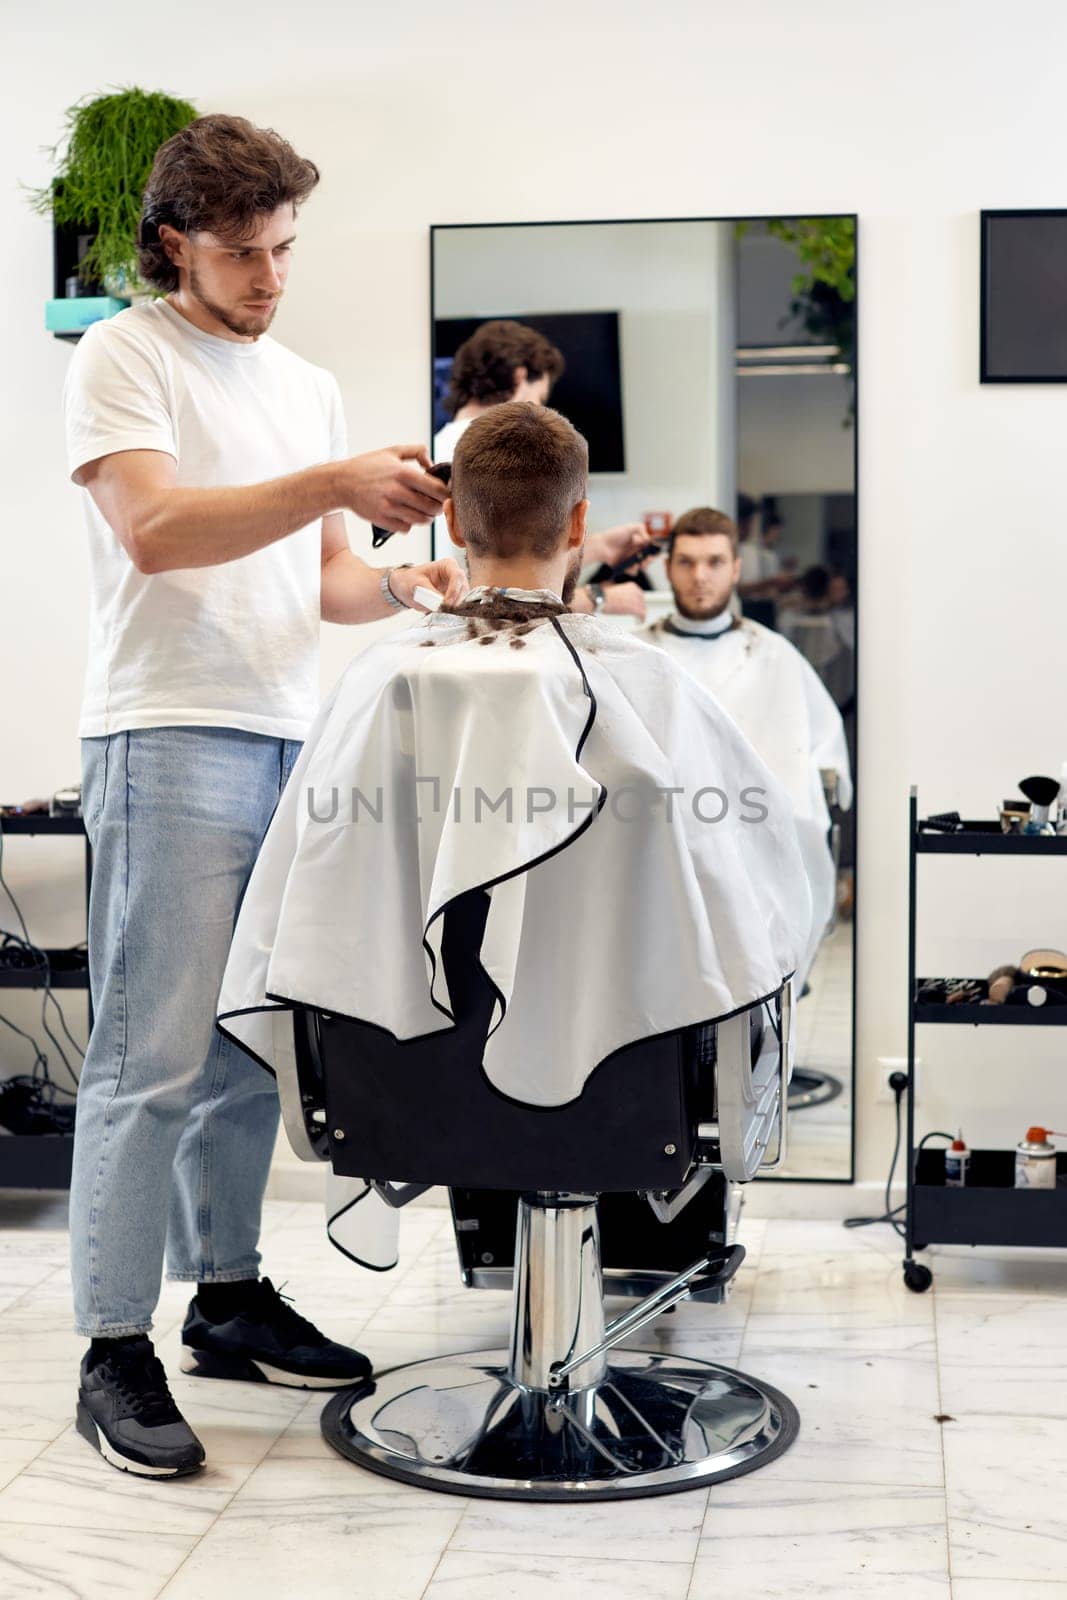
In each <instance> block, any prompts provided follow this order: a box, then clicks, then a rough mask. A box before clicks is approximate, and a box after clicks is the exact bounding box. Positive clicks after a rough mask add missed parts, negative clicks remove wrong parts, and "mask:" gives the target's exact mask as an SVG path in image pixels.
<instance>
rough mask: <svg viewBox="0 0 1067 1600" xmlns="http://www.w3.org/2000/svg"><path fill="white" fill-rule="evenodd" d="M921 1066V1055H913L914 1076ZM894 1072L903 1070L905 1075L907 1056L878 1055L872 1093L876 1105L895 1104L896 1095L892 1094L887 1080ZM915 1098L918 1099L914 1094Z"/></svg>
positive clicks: (906, 1071)
mask: <svg viewBox="0 0 1067 1600" xmlns="http://www.w3.org/2000/svg"><path fill="white" fill-rule="evenodd" d="M921 1066H922V1057H921V1056H916V1057H915V1068H916V1077H917V1076H918V1069H919V1067H921ZM894 1072H903V1073H904V1075H905V1077H907V1073H908V1058H907V1056H879V1057H878V1086H877V1088H876V1090H875V1095H874V1101H875V1104H876V1105H879V1106H891V1105H895V1104H896V1098H897V1097H896V1095H895V1094H894V1092H893V1090H892V1088H891V1087H890V1084H889V1080H890V1078H891V1077H892V1076H893V1073H894ZM916 1100H918V1096H916Z"/></svg>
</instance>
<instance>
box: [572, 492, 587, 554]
mask: <svg viewBox="0 0 1067 1600" xmlns="http://www.w3.org/2000/svg"><path fill="white" fill-rule="evenodd" d="M588 520H589V501H588V500H579V502H578V504H577V505H576V506H575V508H574V510H573V511H572V512H571V520H570V527H569V528H568V529H567V549H568V550H576V549H577V548H578V546H579V545H580V544H584V543H585V525H586V522H587V521H588Z"/></svg>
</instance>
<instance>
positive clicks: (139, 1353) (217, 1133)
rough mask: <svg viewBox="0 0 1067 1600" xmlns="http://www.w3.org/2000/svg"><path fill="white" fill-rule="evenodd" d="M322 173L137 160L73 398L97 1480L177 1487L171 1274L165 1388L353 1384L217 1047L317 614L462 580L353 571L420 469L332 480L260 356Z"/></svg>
mask: <svg viewBox="0 0 1067 1600" xmlns="http://www.w3.org/2000/svg"><path fill="white" fill-rule="evenodd" d="M318 180H319V173H318V170H317V168H316V167H315V166H314V165H313V164H312V163H311V162H310V161H307V160H305V159H303V158H302V157H300V156H299V155H298V154H297V153H296V151H295V150H293V149H292V147H291V146H290V145H289V144H287V143H286V141H285V140H284V139H282V138H280V137H279V136H278V135H277V134H276V133H273V132H271V131H268V130H264V129H260V128H256V127H253V126H252V124H250V123H248V122H246V121H244V120H243V119H242V118H238V117H227V116H209V117H201V118H199V119H198V120H197V121H195V122H193V123H191V124H190V125H189V126H188V127H187V128H185V129H184V130H183V131H182V132H181V133H179V134H178V135H176V136H175V137H174V138H173V139H171V140H169V141H168V142H167V143H166V144H165V145H163V146H162V148H161V149H160V150H159V152H158V153H157V156H156V159H155V164H154V166H153V169H152V173H151V176H150V178H149V180H148V187H147V189H146V190H145V194H144V201H143V209H142V219H141V228H140V235H139V240H138V265H139V271H140V275H141V277H142V278H143V279H144V280H145V282H147V283H149V284H150V285H152V287H153V288H155V289H157V290H159V291H161V292H162V295H163V298H161V299H157V300H154V301H152V302H150V303H147V304H141V305H136V306H133V307H131V308H130V309H129V310H126V311H123V312H121V313H120V314H119V315H118V316H117V317H115V318H113V319H111V320H109V321H107V322H102V323H98V324H97V325H95V326H94V327H92V328H91V329H90V330H89V332H88V333H87V334H86V336H85V338H84V339H83V340H82V342H81V344H80V345H79V347H78V350H77V352H76V353H75V356H74V360H73V365H72V367H71V370H70V375H69V379H68V383H67V391H66V423H67V444H68V454H69V466H70V472H71V475H72V477H73V479H74V482H75V483H76V484H79V485H80V486H82V487H83V488H84V489H86V490H87V491H88V492H87V494H86V495H85V497H84V498H85V509H86V515H87V520H88V534H89V567H90V589H91V617H90V645H89V666H88V673H87V680H86V688H85V699H84V704H83V710H82V718H81V724H80V733H81V736H82V739H83V791H84V809H85V821H86V827H87V830H88V833H89V837H90V840H91V842H92V845H93V850H94V859H95V870H94V878H93V889H92V904H91V910H90V966H91V979H92V991H93V1001H94V1005H95V1008H96V1018H95V1025H94V1028H93V1032H92V1037H91V1039H90V1042H89V1048H88V1051H87V1054H86V1058H85V1063H84V1068H83V1072H82V1079H81V1089H80V1093H79V1097H78V1107H77V1127H76V1133H75V1147H74V1173H73V1180H72V1184H71V1211H70V1228H71V1258H72V1270H73V1277H74V1302H75V1319H76V1327H77V1330H78V1332H79V1333H81V1334H83V1335H84V1336H86V1337H87V1338H89V1339H90V1340H91V1344H90V1348H89V1351H88V1353H87V1354H86V1357H85V1359H84V1361H83V1362H82V1370H81V1390H80V1396H79V1407H78V1426H79V1431H80V1432H82V1433H83V1435H84V1436H85V1437H86V1438H87V1439H88V1440H89V1441H90V1443H92V1444H94V1445H95V1446H96V1447H97V1448H98V1449H100V1450H101V1452H102V1454H104V1456H105V1457H106V1459H108V1460H109V1461H111V1462H112V1464H113V1465H115V1466H119V1467H122V1468H123V1469H125V1470H128V1471H131V1472H135V1473H136V1472H140V1473H142V1474H147V1475H150V1476H152V1477H156V1478H158V1477H161V1476H177V1475H179V1474H181V1473H185V1472H190V1471H194V1470H196V1468H197V1467H199V1466H200V1465H201V1464H202V1462H203V1460H204V1451H203V1448H202V1446H201V1444H200V1441H199V1440H198V1439H197V1438H196V1436H195V1434H194V1433H193V1432H192V1430H191V1429H190V1428H189V1427H188V1425H187V1424H186V1423H185V1421H184V1419H183V1418H182V1416H181V1414H180V1413H179V1412H178V1410H177V1408H176V1407H175V1405H174V1402H173V1399H172V1398H171V1396H170V1392H169V1389H168V1387H167V1380H166V1376H165V1374H164V1371H163V1368H162V1366H161V1365H160V1363H159V1362H158V1361H157V1360H156V1359H155V1357H154V1353H153V1349H152V1345H151V1342H150V1340H149V1338H148V1331H149V1329H150V1327H151V1320H152V1313H153V1310H154V1308H155V1305H156V1301H157V1298H158V1295H159V1287H160V1278H161V1273H162V1266H163V1258H164V1253H166V1257H167V1265H168V1269H169V1273H170V1276H171V1277H173V1278H177V1279H179V1280H182V1281H185V1282H188V1283H190V1284H191V1285H193V1286H194V1290H195V1298H194V1300H193V1301H192V1303H191V1305H190V1308H189V1313H188V1316H187V1318H186V1322H185V1326H184V1328H183V1334H182V1341H183V1347H184V1348H183V1357H182V1364H183V1367H184V1368H185V1369H186V1370H187V1371H196V1372H201V1373H205V1374H207V1375H211V1376H217V1377H230V1378H247V1379H251V1380H254V1381H256V1382H262V1381H264V1379H266V1380H268V1381H273V1382H280V1383H285V1384H290V1385H293V1386H296V1387H305V1388H307V1387H313V1388H328V1387H340V1386H342V1385H344V1384H347V1383H351V1382H354V1381H358V1380H359V1379H361V1378H363V1377H365V1376H367V1375H368V1373H369V1371H370V1367H369V1363H368V1362H367V1361H366V1359H365V1358H364V1357H363V1356H361V1355H360V1354H359V1353H358V1352H357V1351H354V1350H349V1349H346V1348H344V1347H343V1346H340V1345H337V1344H334V1343H333V1342H332V1341H330V1340H329V1339H327V1338H326V1337H325V1336H324V1335H323V1334H321V1333H320V1332H319V1331H318V1330H317V1329H316V1328H314V1327H313V1326H312V1325H311V1324H310V1323H309V1322H306V1321H305V1320H304V1319H303V1318H302V1317H300V1316H299V1315H297V1313H296V1312H295V1311H294V1310H293V1309H292V1307H291V1306H290V1304H289V1302H288V1301H285V1300H283V1299H282V1298H281V1297H280V1296H279V1295H278V1293H277V1291H276V1290H275V1289H274V1288H273V1287H272V1285H271V1283H270V1280H269V1279H262V1280H261V1279H260V1277H259V1264H260V1255H259V1250H258V1238H259V1230H260V1213H261V1207H262V1200H263V1193H264V1189H265V1186H266V1181H267V1174H268V1169H269V1166H270V1160H271V1152H272V1149H273V1145H274V1139H275V1132H276V1126H277V1116H278V1104H277V1094H276V1091H275V1086H274V1083H273V1081H272V1079H271V1078H270V1077H269V1076H268V1074H267V1073H266V1072H265V1071H263V1070H262V1069H261V1068H259V1067H257V1066H256V1065H255V1064H254V1063H253V1062H251V1061H249V1060H248V1058H247V1057H246V1056H244V1055H243V1054H242V1053H241V1052H240V1051H238V1050H237V1049H236V1048H235V1047H233V1046H231V1045H230V1044H228V1043H227V1042H226V1041H225V1040H224V1039H222V1038H221V1037H220V1036H219V1035H218V1034H217V1033H216V1032H215V1029H214V1025H213V1024H214V1016H215V1002H216V999H217V996H218V992H219V985H220V982H221V978H222V972H223V967H224V965H225V961H226V956H227V952H228V948H229V943H230V936H231V932H232V929H233V924H234V920H235V917H236V913H237V908H238V905H239V902H240V899H241V896H242V894H243V891H244V888H245V885H246V883H247V881H248V877H249V874H250V872H251V870H252V866H253V863H254V861H255V858H256V854H257V852H258V850H259V846H260V843H261V841H262V839H263V835H264V833H265V831H266V828H267V824H268V822H269V820H270V817H271V814H272V812H273V811H274V808H275V806H276V804H277V801H278V797H279V795H280V793H281V791H282V788H283V787H284V785H285V782H286V779H287V778H288V776H289V773H290V771H291V768H292V765H293V762H294V761H295V759H296V756H297V754H298V753H299V750H300V744H301V741H302V739H303V738H304V736H305V734H306V733H307V730H308V728H309V725H310V723H311V721H312V719H313V717H314V715H315V713H316V710H317V706H318V672H319V665H318V641H319V624H320V619H325V620H326V621H328V622H370V621H372V620H374V619H375V618H380V617H387V616H389V615H391V614H392V613H393V612H394V611H396V610H399V609H402V608H403V607H405V606H411V605H413V604H414V600H413V595H414V589H415V585H416V584H419V583H421V584H423V585H426V586H427V587H429V588H432V589H435V590H437V591H438V592H439V593H441V594H442V595H443V596H444V597H445V599H446V600H447V601H448V602H450V603H454V602H455V601H456V600H458V599H459V598H460V597H461V596H462V594H463V593H464V592H465V589H466V580H465V578H464V576H463V574H462V572H461V570H460V569H459V567H457V566H456V564H455V563H454V562H452V561H433V562H430V563H428V564H426V565H423V566H406V567H401V568H399V569H396V568H394V569H385V570H384V571H383V569H380V568H379V569H376V568H371V567H369V566H367V565H366V563H364V562H363V561H361V560H360V559H359V558H358V557H357V556H356V555H355V554H353V552H352V551H351V550H350V549H349V546H348V540H347V537H346V533H345V524H344V512H345V511H346V510H348V511H354V512H356V513H357V514H358V515H359V516H361V517H363V518H365V519H366V520H367V521H368V522H373V523H376V524H378V525H379V526H381V527H385V528H388V529H390V530H391V531H392V532H395V533H407V532H408V531H409V530H410V529H411V527H412V526H413V525H415V524H416V523H424V522H427V521H429V519H430V518H432V517H433V516H434V515H435V513H437V512H438V511H439V510H440V507H441V503H442V501H443V500H444V499H445V497H446V491H445V489H444V488H443V486H442V485H441V484H439V483H438V482H437V481H436V480H435V479H434V478H432V477H430V476H429V475H428V473H427V471H426V468H427V467H428V466H429V465H430V460H429V457H428V455H427V452H426V451H425V450H424V449H422V448H421V447H418V446H414V445H411V446H405V447H401V448H397V449H389V450H378V451H375V452H373V453H372V454H369V455H363V456H356V457H352V456H350V455H349V452H348V446H347V442H346V438H345V424H344V416H343V412H342V407H341V398H340V393H339V391H338V387H337V383H336V382H335V380H334V379H333V378H332V377H331V376H330V375H329V374H328V373H327V372H325V371H323V370H322V369H321V368H319V367H315V366H312V365H311V364H310V363H309V362H307V361H305V360H303V359H302V358H301V357H300V356H297V355H295V354H293V353H292V352H291V351H290V350H288V349H286V348H285V347H284V346H283V345H280V344H278V343H276V342H275V340H273V339H272V338H269V337H268V336H267V335H268V330H269V328H270V326H271V323H272V322H273V320H274V316H275V313H276V311H277V309H278V304H279V302H280V300H281V297H282V294H283V293H284V290H285V286H286V282H287V279H288V276H289V267H290V258H291V252H292V249H293V245H294V242H295V234H296V226H295V224H296V214H297V211H298V209H299V207H300V205H301V204H302V203H303V201H304V200H306V199H307V197H308V195H309V194H310V193H311V191H312V190H313V189H314V187H315V185H316V184H317V182H318Z"/></svg>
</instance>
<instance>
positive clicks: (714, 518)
mask: <svg viewBox="0 0 1067 1600" xmlns="http://www.w3.org/2000/svg"><path fill="white" fill-rule="evenodd" d="M680 533H722V534H725V535H726V537H727V539H729V541H730V549H731V550H732V551H733V553H734V555H736V554H737V523H736V522H735V521H734V520H733V518H732V517H728V516H727V515H726V513H725V511H713V510H712V508H711V507H710V506H697V507H696V508H695V510H693V511H685V512H683V513H682V515H681V516H680V517H679V518H678V521H677V522H676V523H675V524H674V527H673V528H672V529H671V539H670V544H669V545H668V546H667V560H668V561H669V560H670V559H671V556H673V554H674V541H675V539H677V537H678V535H679V534H680Z"/></svg>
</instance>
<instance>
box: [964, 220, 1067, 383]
mask: <svg viewBox="0 0 1067 1600" xmlns="http://www.w3.org/2000/svg"><path fill="white" fill-rule="evenodd" d="M981 227H982V310H981V381H982V383H1067V211H983V212H982V219H981Z"/></svg>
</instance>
